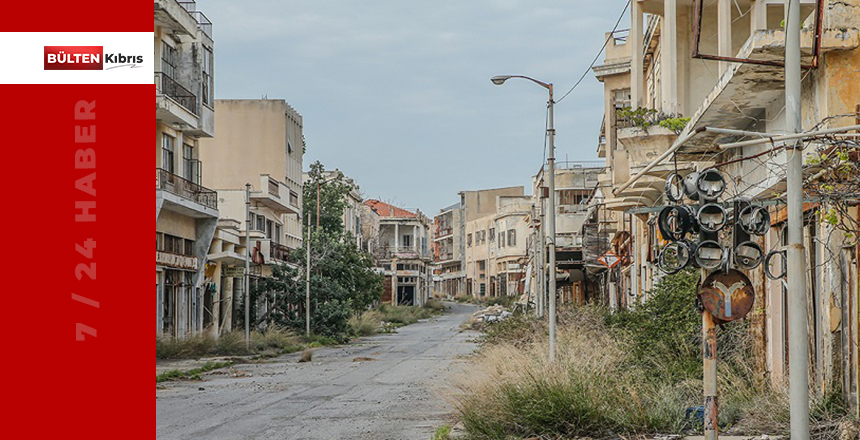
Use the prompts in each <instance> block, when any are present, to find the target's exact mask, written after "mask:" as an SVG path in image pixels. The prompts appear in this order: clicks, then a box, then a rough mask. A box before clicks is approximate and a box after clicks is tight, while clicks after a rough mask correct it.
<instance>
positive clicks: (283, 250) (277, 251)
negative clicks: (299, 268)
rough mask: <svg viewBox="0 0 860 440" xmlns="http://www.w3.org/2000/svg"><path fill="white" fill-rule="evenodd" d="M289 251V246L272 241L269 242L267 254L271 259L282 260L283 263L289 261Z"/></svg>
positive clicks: (290, 250)
mask: <svg viewBox="0 0 860 440" xmlns="http://www.w3.org/2000/svg"><path fill="white" fill-rule="evenodd" d="M291 252H292V249H290V248H288V247H286V246H284V245H282V244H278V243H275V242H272V243H271V244H270V248H269V256H270V257H272V259H273V260H277V261H283V262H284V263H289V262H290V261H291V260H290V253H291Z"/></svg>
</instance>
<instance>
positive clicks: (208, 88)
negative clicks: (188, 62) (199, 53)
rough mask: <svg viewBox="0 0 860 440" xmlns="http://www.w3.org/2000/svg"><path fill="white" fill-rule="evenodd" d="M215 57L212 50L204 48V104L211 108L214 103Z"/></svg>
mask: <svg viewBox="0 0 860 440" xmlns="http://www.w3.org/2000/svg"><path fill="white" fill-rule="evenodd" d="M214 57H215V56H214V55H213V54H212V49H211V48H208V47H206V46H203V85H202V87H203V103H204V104H207V105H209V106H212V102H213V99H212V98H213V96H212V95H213V93H212V91H213V89H214V87H213V79H212V66H213V65H214V63H215V61H214Z"/></svg>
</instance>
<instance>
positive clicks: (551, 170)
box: [491, 75, 557, 362]
mask: <svg viewBox="0 0 860 440" xmlns="http://www.w3.org/2000/svg"><path fill="white" fill-rule="evenodd" d="M511 78H521V79H527V80H529V81H531V82H533V83H535V84H537V85H539V86H541V87H543V88H545V89H547V90H548V91H549V102H548V103H547V106H548V108H549V127H548V128H547V135H548V136H549V165H548V167H547V169H546V172H545V173H544V175H545V176H546V175H547V174H548V175H549V176H548V178H547V181H548V182H549V202H548V205H549V207H548V208H547V211H549V216H547V214H546V212H544V213H542V215H543V218H544V220H545V221H546V224H547V233H548V234H549V268H548V272H549V274H548V277H549V292H548V293H549V359H550V362H555V342H556V323H557V318H556V301H557V292H556V259H555V258H556V257H555V216H556V212H555V97H554V96H553V90H554V89H553V85H552V84H551V83H545V82H543V81H538V80H536V79H534V78H529V77H527V76H522V75H504V76H495V77H493V78H492V79H491V81H492V82H493V84H495V85H497V86H501V85H503V84H504V83H505V82H507V81H508V80H509V79H511ZM543 226H544V225H543V224H541V236H544V234H543ZM544 249H546V248H544ZM541 252H543V249H541Z"/></svg>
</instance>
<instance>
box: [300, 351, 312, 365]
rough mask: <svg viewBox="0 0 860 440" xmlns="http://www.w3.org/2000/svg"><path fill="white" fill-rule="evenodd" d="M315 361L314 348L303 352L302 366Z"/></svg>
mask: <svg viewBox="0 0 860 440" xmlns="http://www.w3.org/2000/svg"><path fill="white" fill-rule="evenodd" d="M313 360H314V350H313V349H312V348H308V349H305V350H304V351H303V352H302V357H301V359H299V363H300V364H306V363H308V362H312V361H313Z"/></svg>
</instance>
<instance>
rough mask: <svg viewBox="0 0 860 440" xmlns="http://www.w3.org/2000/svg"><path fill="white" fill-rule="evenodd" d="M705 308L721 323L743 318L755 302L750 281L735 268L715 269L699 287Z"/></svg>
mask: <svg viewBox="0 0 860 440" xmlns="http://www.w3.org/2000/svg"><path fill="white" fill-rule="evenodd" d="M699 298H700V299H701V300H702V305H703V306H704V307H705V310H707V311H708V312H710V314H711V315H713V316H714V318H716V319H717V320H718V321H721V323H726V322H732V321H737V320H739V319H743V318H745V317H746V316H747V315H748V314H749V312H750V310H752V308H753V304H755V290H754V289H753V286H752V281H750V279H749V278H748V277H747V276H746V275H744V273H743V272H740V271H737V270H734V269H733V270H729V271H728V272H724V271H721V270H720V271H716V272H714V273H712V274H711V275H710V276H709V277H708V278H705V281H704V283H702V286H701V288H700V289H699Z"/></svg>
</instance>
